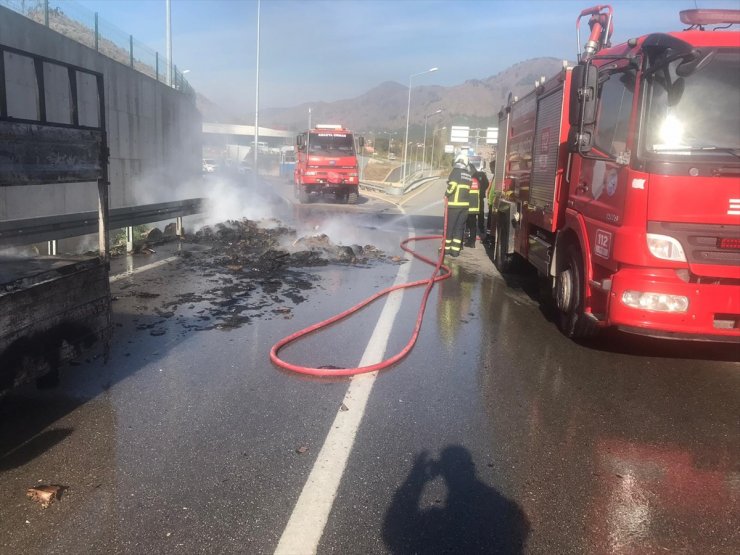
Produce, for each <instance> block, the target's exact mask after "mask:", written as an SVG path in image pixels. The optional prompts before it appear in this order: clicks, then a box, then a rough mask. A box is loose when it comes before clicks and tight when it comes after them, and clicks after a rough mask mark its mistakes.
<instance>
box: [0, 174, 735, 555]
mask: <svg viewBox="0 0 740 555" xmlns="http://www.w3.org/2000/svg"><path fill="white" fill-rule="evenodd" d="M266 187H269V188H270V191H272V192H275V193H276V196H274V197H273V199H274V200H273V201H271V202H270V203H267V204H266V205H267V206H269V210H268V212H270V214H269V215H273V216H276V217H279V218H281V219H282V220H283V221H285V222H286V223H288V224H289V225H291V226H294V227H295V228H296V229H298V230H299V232H300V233H308V232H312V231H313V232H322V233H327V234H328V235H329V236H330V237H331V238H332V239H333V240H334V241H335V242H339V243H343V244H355V243H356V244H361V245H364V244H373V245H376V246H378V247H379V248H382V249H383V250H384V251H386V252H387V253H388V254H389V255H400V254H401V251H400V249H399V248H398V246H397V244H398V241H399V240H400V239H402V238H404V237H406V236H407V234H408V233H415V234H418V235H426V234H435V233H439V232H440V231H441V228H442V218H441V216H442V205H441V203H440V198H441V196H442V191H443V187H444V185H443V183H442V182H441V181H438V182H435V183H432V184H430V185H429V186H427V187H423V188H421V189H419V190H418V191H416V192H414V193H413V194H412V195H411V196H410V197H409V198H406V199H403V203H402V205H401V206H400V207H399V206H397V205H396V204H393V203H392V202H389V201H398V200H400V199H382V198H378V197H376V196H373V197H371V196H370V195H369V194H364V195H363V198H362V199H361V202H360V204H358V205H357V206H341V205H334V204H332V203H330V202H317V203H314V204H311V205H306V206H295V205H293V204H292V203H291V202H290V201H291V193H290V188H289V187H288V186H287V185H286V184H282V183H279V182H272V183H271V184H270V185H269V186H266ZM263 215H264V214H263ZM436 246H437V245H436V244H434V243H421V244H420V245H419V250H420V251H421V252H424V253H427V254H429V255H431V256H434V255H435V254H436ZM177 248H178V247H177V246H176V245H174V244H170V245H165V246H162V247H161V248H158V249H156V250H157V252H155V253H150V254H146V255H138V256H135V257H129V258H128V259H119V260H117V261H115V262H114V271H115V272H116V273H118V274H119V275H120V273H121V272H123V271H126V270H127V269H128V270H129V271H132V270H135V269H136V268H139V270H140V271H137V272H135V273H131V274H129V275H126V276H120V277H118V278H116V280H115V281H114V282H113V283H112V290H113V295H114V296H115V298H116V300H115V302H114V309H115V314H114V323H115V326H116V329H115V339H114V345H113V347H112V350H111V353H110V357H109V360H108V361H107V363H104V361H103V360H102V358H100V357H96V356H95V353H94V352H92V353H90V354H88V355H86V356H83V358H81V359H80V360H79V361H78V362H76V363H75V364H74V365H69V366H68V367H66V368H65V369H64V371H63V373H62V380H61V385H60V386H59V387H58V388H57V389H54V390H50V391H37V390H35V389H34V388H33V387H31V386H28V387H24V388H21V389H17V390H16V391H14V392H13V393H12V394H11V395H10V396H8V397H6V398H5V399H3V400H1V401H0V552H2V553H101V552H106V553H149V552H157V553H274V552H276V550H277V552H280V553H311V552H318V553H362V554H370V553H398V554H407V553H408V554H411V553H522V552H526V553H664V552H665V553H727V554H730V553H732V554H734V553H737V552H738V551H740V532H739V531H740V466H739V464H738V463H739V461H740V434H739V433H738V430H740V426H739V424H740V403H739V402H738V401H739V400H740V363H739V362H738V359H739V358H740V353H738V350H737V347H727V346H721V345H706V344H690V343H663V342H659V341H653V340H647V339H643V338H637V337H632V336H628V335H622V334H619V333H608V334H606V335H605V336H604V337H603V338H600V339H598V340H597V341H595V342H592V343H590V344H578V343H574V342H572V341H570V340H568V339H566V338H564V337H563V336H562V335H560V333H559V332H558V330H557V328H556V326H555V324H554V323H553V322H552V320H551V318H550V314H549V312H548V310H547V309H546V308H544V307H543V306H542V304H541V303H540V300H539V298H538V292H537V286H536V280H534V279H533V278H532V276H531V275H526V274H525V275H516V276H505V277H502V276H501V275H499V274H498V272H497V271H496V270H495V269H494V268H493V265H492V263H491V261H490V259H489V258H488V255H487V253H486V252H485V250H484V249H483V248H481V246H480V245H479V246H478V247H476V248H475V249H466V250H465V251H464V252H463V254H462V255H461V256H460V258H458V259H457V260H455V261H453V262H452V264H451V268H452V273H453V276H452V278H451V279H448V280H446V281H444V282H442V283H441V284H438V285H437V286H435V289H434V290H433V292H432V295H431V298H430V302H429V304H428V306H427V310H426V314H425V318H424V322H423V326H422V328H421V333H420V335H419V339H418V342H417V344H416V347H415V348H414V350H413V351H412V352H411V354H410V355H409V356H408V357H407V358H406V359H405V360H404V361H402V362H400V363H399V364H397V365H396V366H394V367H393V368H391V369H389V370H386V371H383V372H381V373H380V374H377V375H365V376H361V377H358V378H355V379H344V378H332V379H317V378H308V377H304V376H299V375H296V374H293V373H289V372H285V371H282V370H278V369H276V368H275V367H274V366H273V365H272V364H271V363H270V361H269V358H268V352H269V349H270V346H271V345H272V344H273V343H275V342H276V341H278V340H279V339H281V338H282V337H284V336H286V335H288V334H290V333H292V332H294V331H296V330H298V329H300V328H302V327H304V326H307V325H309V324H311V323H313V322H316V321H318V320H320V319H323V318H326V317H328V316H331V315H333V314H334V313H336V312H338V311H340V310H342V309H344V308H347V307H349V306H351V305H352V304H354V303H355V302H358V301H359V300H361V299H363V298H364V297H366V296H368V295H369V294H372V293H374V292H376V291H378V290H380V289H382V288H384V287H386V286H388V285H390V284H392V283H393V282H394V280H397V279H404V280H414V279H421V278H423V277H426V276H428V275H429V273H430V271H431V269H430V268H429V267H428V266H426V265H423V264H421V263H420V262H418V261H409V262H406V263H402V264H393V263H376V264H368V265H361V266H352V265H328V266H323V267H316V268H310V269H309V270H308V274H309V275H310V276H311V277H310V279H309V282H310V287H308V286H307V287H306V289H305V290H303V292H302V293H301V294H300V295H297V296H296V294H287V293H286V291H285V290H284V289H280V286H279V285H275V290H271V291H266V292H265V291H264V290H263V289H264V287H263V286H264V284H262V286H261V287H262V289H260V288H259V287H258V288H257V289H255V290H254V291H250V294H251V297H250V299H251V300H250V302H252V303H253V304H254V306H253V308H254V310H253V311H252V312H250V318H249V319H248V321H247V322H245V323H244V325H240V326H233V327H232V326H214V325H212V324H213V320H212V319H209V318H212V316H211V315H210V314H211V311H212V310H213V307H214V301H213V290H214V288H216V287H223V283H224V281H223V280H224V279H227V278H225V277H224V276H222V275H220V274H219V272H218V270H217V269H214V270H213V271H204V270H203V268H199V267H192V266H189V265H188V264H187V261H186V260H184V257H182V256H179V257H172V256H171V255H174V254H176V252H175V251H176V250H177ZM179 248H180V249H194V248H196V247H193V246H188V245H183V246H181V247H179ZM171 257H172V258H173V259H172V260H170V258H171ZM158 261H164V262H163V263H162V264H161V265H159V266H154V267H151V266H149V265H151V264H152V263H156V262H158ZM142 268H143V270H142ZM147 268H149V269H147ZM284 293H286V294H284ZM293 293H294V292H293ZM420 297H421V291H419V290H418V289H416V290H407V291H406V292H404V293H403V294H398V295H395V296H394V297H393V298H392V299H390V300H388V302H387V303H386V301H380V302H377V303H375V304H374V305H372V306H370V307H368V309H366V310H364V311H363V312H361V313H359V314H358V315H357V316H356V317H355V318H352V319H351V320H348V321H346V322H343V323H340V324H338V325H335V326H333V327H331V328H330V329H328V330H327V331H326V332H324V333H322V334H321V335H320V336H316V337H311V338H308V339H307V340H305V341H303V342H301V343H299V344H296V345H292V346H289V347H287V348H286V349H285V350H284V352H283V355H284V357H285V358H286V359H287V360H290V361H292V362H295V363H300V364H306V365H309V366H336V367H352V366H357V365H359V364H360V363H361V361H364V362H368V361H374V360H376V359H377V358H379V357H382V356H383V353H385V355H386V356H388V355H390V354H393V353H395V352H397V351H398V350H399V349H400V348H401V347H402V346H403V345H404V344H405V342H406V341H407V339H408V336H409V334H410V332H411V330H412V328H413V324H414V321H415V318H416V313H417V310H418V305H419V301H420ZM37 483H44V484H60V485H64V486H66V488H67V489H66V490H65V492H64V495H63V497H62V498H61V500H59V501H58V502H56V503H54V504H52V505H51V506H50V507H49V508H48V509H42V508H40V506H39V505H37V504H35V503H33V502H32V501H30V500H28V499H26V497H25V491H26V489H27V488H28V487H31V486H33V485H36V484H37Z"/></svg>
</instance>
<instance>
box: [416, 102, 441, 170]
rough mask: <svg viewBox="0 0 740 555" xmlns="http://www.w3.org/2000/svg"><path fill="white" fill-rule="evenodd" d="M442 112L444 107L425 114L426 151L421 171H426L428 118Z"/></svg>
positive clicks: (422, 159) (422, 158)
mask: <svg viewBox="0 0 740 555" xmlns="http://www.w3.org/2000/svg"><path fill="white" fill-rule="evenodd" d="M441 113H442V108H440V109H439V110H437V111H436V112H432V113H431V114H424V153H423V154H422V157H421V171H424V164H426V161H427V120H428V119H429V118H430V117H431V116H436V115H437V114H441Z"/></svg>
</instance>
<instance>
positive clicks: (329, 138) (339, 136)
mask: <svg viewBox="0 0 740 555" xmlns="http://www.w3.org/2000/svg"><path fill="white" fill-rule="evenodd" d="M308 144H309V151H310V152H311V154H325V155H329V156H352V155H353V154H354V152H355V149H354V145H353V144H352V135H351V134H349V133H311V136H310V137H309V141H308Z"/></svg>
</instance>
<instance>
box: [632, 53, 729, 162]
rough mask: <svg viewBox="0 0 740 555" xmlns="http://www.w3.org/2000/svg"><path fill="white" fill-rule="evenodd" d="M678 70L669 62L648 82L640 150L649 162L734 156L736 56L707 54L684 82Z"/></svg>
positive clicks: (677, 63) (675, 61)
mask: <svg viewBox="0 0 740 555" xmlns="http://www.w3.org/2000/svg"><path fill="white" fill-rule="evenodd" d="M680 64H681V60H674V61H673V62H671V63H670V64H668V65H667V66H666V67H665V68H662V69H659V70H657V71H656V72H655V73H653V74H652V75H650V76H649V77H648V80H647V81H648V83H647V86H648V90H647V97H646V98H647V110H646V112H645V113H646V116H645V117H646V120H645V127H644V129H645V134H644V136H645V140H644V142H643V144H644V145H645V150H647V152H648V153H650V154H651V155H653V156H661V155H670V156H676V155H708V156H718V155H722V156H728V155H730V156H738V153H740V133H738V129H740V105H739V104H738V90H740V50H738V49H732V50H714V51H711V52H708V53H707V54H706V55H705V57H704V59H703V60H702V61H701V62H699V63H698V64H697V68H696V70H695V71H694V72H692V73H691V74H690V75H687V76H685V77H681V76H679V75H678V74H677V73H676V70H677V68H678V67H679V66H680ZM678 71H679V73H681V70H680V69H679V70H678Z"/></svg>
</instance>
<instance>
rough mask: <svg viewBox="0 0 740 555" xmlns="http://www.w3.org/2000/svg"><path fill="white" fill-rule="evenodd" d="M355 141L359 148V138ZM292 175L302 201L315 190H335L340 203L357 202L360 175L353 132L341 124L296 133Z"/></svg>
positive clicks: (318, 126)
mask: <svg viewBox="0 0 740 555" xmlns="http://www.w3.org/2000/svg"><path fill="white" fill-rule="evenodd" d="M358 143H359V146H360V148H362V146H363V145H364V140H363V138H362V137H360V138H358ZM294 176H295V186H294V192H295V195H296V198H298V200H300V202H301V203H306V202H309V201H310V199H311V195H312V194H314V193H317V194H321V193H334V195H335V196H336V198H337V200H339V201H341V202H345V203H347V204H355V203H357V200H358V198H359V194H358V187H359V184H360V177H359V171H358V166H357V153H356V150H355V140H354V136H353V134H352V132H351V131H349V130H347V129H344V128H343V127H342V126H341V125H317V126H316V128H315V129H310V130H308V131H305V132H303V133H301V134H300V135H298V136H297V137H296V165H295V173H294Z"/></svg>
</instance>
